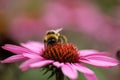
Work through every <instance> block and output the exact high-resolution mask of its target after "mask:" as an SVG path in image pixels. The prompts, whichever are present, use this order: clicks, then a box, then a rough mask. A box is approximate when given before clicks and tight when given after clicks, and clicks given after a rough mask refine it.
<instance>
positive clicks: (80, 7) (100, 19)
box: [43, 0, 120, 47]
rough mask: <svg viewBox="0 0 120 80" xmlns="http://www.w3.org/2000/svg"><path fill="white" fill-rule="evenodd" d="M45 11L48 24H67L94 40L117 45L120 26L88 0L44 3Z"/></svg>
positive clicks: (58, 25)
mask: <svg viewBox="0 0 120 80" xmlns="http://www.w3.org/2000/svg"><path fill="white" fill-rule="evenodd" d="M45 11H46V12H45V15H44V16H45V17H43V20H44V22H45V23H46V25H48V26H52V27H61V26H63V27H67V26H69V27H68V28H72V27H71V26H73V28H74V29H76V30H78V31H80V32H82V33H84V34H86V35H88V36H91V37H92V38H94V39H96V40H99V41H102V42H105V43H107V44H109V45H110V46H114V47H115V46H116V45H117V46H119V43H120V41H119V39H120V37H119V34H120V33H119V30H120V28H118V27H117V26H116V25H115V24H116V21H115V20H113V19H112V17H109V16H107V15H106V14H104V13H103V12H102V11H101V10H100V8H99V7H98V6H96V5H95V4H94V3H92V2H90V1H83V0H69V1H68V0H57V1H54V2H48V3H46V7H45ZM113 12H114V11H113ZM117 12H119V10H117ZM118 14H119V13H118ZM117 22H118V21H117ZM118 23H119V22H118ZM75 27H76V28H75ZM73 28H72V29H73Z"/></svg>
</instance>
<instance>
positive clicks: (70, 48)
mask: <svg viewBox="0 0 120 80" xmlns="http://www.w3.org/2000/svg"><path fill="white" fill-rule="evenodd" d="M42 57H44V58H45V59H50V60H54V61H58V62H70V63H75V62H78V60H79V54H78V51H77V49H76V47H75V46H74V45H73V44H55V45H53V46H51V45H49V46H47V47H46V48H45V50H44V51H43V54H42Z"/></svg>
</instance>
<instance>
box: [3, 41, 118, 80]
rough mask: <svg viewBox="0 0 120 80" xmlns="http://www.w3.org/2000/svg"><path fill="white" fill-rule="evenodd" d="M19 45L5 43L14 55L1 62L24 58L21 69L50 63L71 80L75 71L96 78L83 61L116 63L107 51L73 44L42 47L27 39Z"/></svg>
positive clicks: (90, 79) (109, 64)
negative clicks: (78, 47)
mask: <svg viewBox="0 0 120 80" xmlns="http://www.w3.org/2000/svg"><path fill="white" fill-rule="evenodd" d="M20 45H21V46H15V45H11V44H6V45H5V46H3V48H4V49H6V50H8V51H11V52H13V53H15V54H16V55H14V56H11V57H9V58H7V59H5V60H3V61H1V62H2V63H12V62H18V61H22V60H24V61H25V62H23V63H22V64H21V65H20V69H21V70H22V71H25V70H28V69H29V68H42V67H45V66H49V65H52V66H54V67H56V68H57V69H61V71H62V73H63V74H64V75H65V76H67V77H68V78H70V79H72V80H76V79H77V77H78V73H77V71H79V72H81V73H83V74H84V76H85V77H86V78H87V80H97V78H96V76H95V73H94V72H93V71H92V70H90V69H89V68H87V67H86V66H84V65H83V63H86V64H90V65H93V66H98V67H103V68H109V67H112V66H116V65H118V61H117V60H115V59H113V58H110V57H107V56H106V54H108V52H99V51H97V50H77V48H76V47H75V46H74V45H73V44H57V45H54V46H53V47H51V46H48V47H47V48H44V46H43V44H42V43H40V42H34V41H29V42H27V43H21V44H20Z"/></svg>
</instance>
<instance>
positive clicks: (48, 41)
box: [44, 28, 67, 47]
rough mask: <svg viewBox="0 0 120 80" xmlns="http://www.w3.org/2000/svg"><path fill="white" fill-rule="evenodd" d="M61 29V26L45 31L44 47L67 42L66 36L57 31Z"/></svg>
mask: <svg viewBox="0 0 120 80" xmlns="http://www.w3.org/2000/svg"><path fill="white" fill-rule="evenodd" d="M61 30H62V28H60V29H57V30H49V31H47V32H46V36H45V38H44V44H45V47H46V46H48V45H52V46H53V45H54V44H63V43H67V39H66V37H65V36H64V35H62V34H60V33H59V32H60V31H61Z"/></svg>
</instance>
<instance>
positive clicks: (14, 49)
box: [2, 44, 29, 54]
mask: <svg viewBox="0 0 120 80" xmlns="http://www.w3.org/2000/svg"><path fill="white" fill-rule="evenodd" d="M2 48H3V49H5V50H8V51H11V52H13V53H15V54H22V53H25V52H29V50H27V49H25V48H22V47H20V46H16V45H11V44H6V45H5V46H2Z"/></svg>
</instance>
